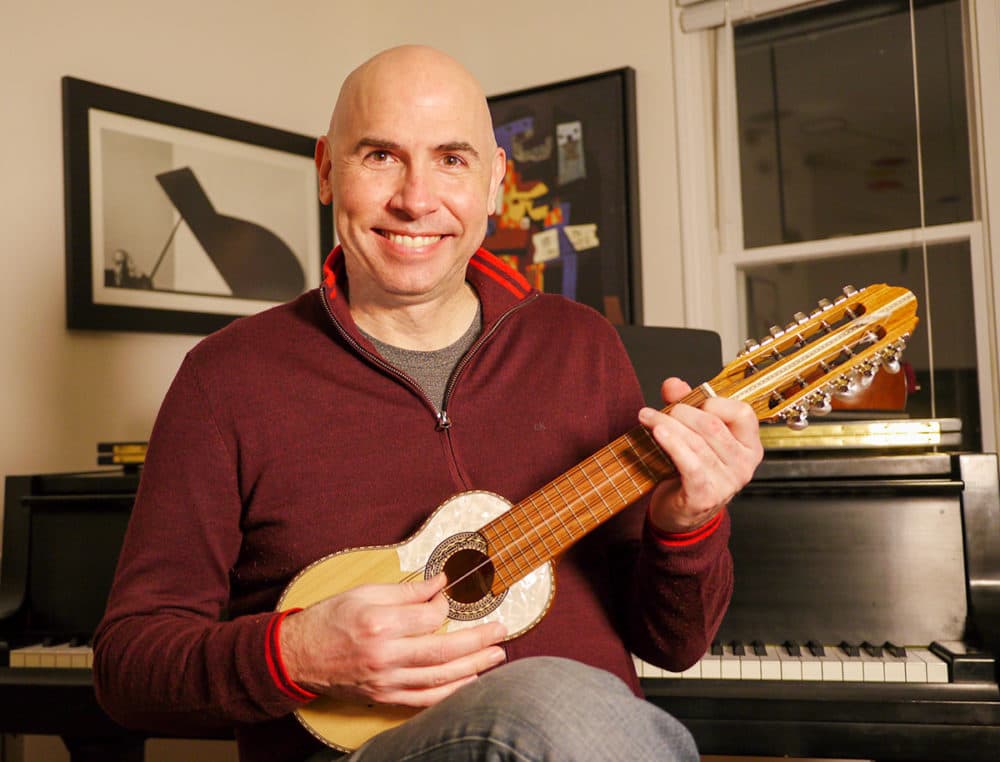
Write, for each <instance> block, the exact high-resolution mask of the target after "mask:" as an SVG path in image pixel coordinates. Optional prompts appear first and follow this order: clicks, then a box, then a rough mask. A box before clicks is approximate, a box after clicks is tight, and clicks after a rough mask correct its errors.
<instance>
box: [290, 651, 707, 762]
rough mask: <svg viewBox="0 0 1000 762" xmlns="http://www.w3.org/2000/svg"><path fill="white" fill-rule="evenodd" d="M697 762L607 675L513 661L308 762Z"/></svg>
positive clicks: (561, 662)
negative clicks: (349, 746)
mask: <svg viewBox="0 0 1000 762" xmlns="http://www.w3.org/2000/svg"><path fill="white" fill-rule="evenodd" d="M334 759H342V760H343V762H460V761H461V762H507V761H510V762H515V761H516V762H542V760H545V761H546V762H554V761H555V760H567V762H588V761H589V760H593V762H610V761H612V760H626V759H627V760H630V762H642V760H651V761H652V760H655V761H656V762H698V760H699V756H698V749H697V748H696V747H695V743H694V739H693V738H692V737H691V734H690V733H689V732H688V731H687V729H686V728H685V727H684V726H683V725H681V723H680V722H678V721H677V720H675V719H674V718H673V717H671V716H670V715H669V714H667V713H666V712H664V711H663V710H661V709H659V708H657V707H655V706H653V705H652V704H650V703H649V702H647V701H644V700H643V699H640V698H637V697H636V696H635V695H634V694H633V693H632V691H631V690H629V688H628V686H626V685H625V683H623V682H622V681H621V680H619V679H618V678H617V677H615V676H614V675H612V674H610V673H608V672H604V671H603V670H599V669H594V668H593V667H588V666H586V665H584V664H580V663H579V662H576V661H571V660H569V659H561V658H555V657H548V656H545V657H536V658H531V659H520V660H518V661H515V662H512V663H510V664H506V665H504V666H502V667H499V668H498V669H495V670H493V671H491V672H488V673H487V674H485V675H482V676H481V677H480V678H479V679H478V680H476V681H475V682H473V683H471V684H469V685H467V686H465V687H464V688H462V689H461V690H459V691H457V692H456V693H454V694H452V695H451V696H449V697H448V698H447V699H445V700H444V701H442V702H441V703H439V704H437V705H436V706H433V707H431V708H429V709H426V710H424V711H423V712H421V713H420V714H418V715H417V716H416V717H414V718H412V719H411V720H409V721H408V722H406V723H404V724H403V725H400V726H399V727H396V728H393V729H392V730H388V731H386V732H384V733H381V734H379V735H378V736H376V737H375V738H373V739H371V740H370V741H368V743H366V744H365V745H363V746H362V747H361V748H359V749H358V750H357V751H355V752H354V753H352V754H350V755H349V756H346V757H339V756H338V754H337V752H335V751H333V750H332V749H331V750H327V751H323V752H319V753H317V754H315V755H313V756H312V757H310V758H309V760H308V762H321V760H334Z"/></svg>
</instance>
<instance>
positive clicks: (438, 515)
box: [278, 491, 555, 751]
mask: <svg viewBox="0 0 1000 762" xmlns="http://www.w3.org/2000/svg"><path fill="white" fill-rule="evenodd" d="M510 507H511V505H510V503H509V502H508V501H507V500H505V499H504V498H502V497H500V496H499V495H495V494H493V493H491V492H484V491H471V492H461V493H459V494H457V495H455V496H453V497H451V498H449V499H448V500H446V501H445V502H444V503H442V504H441V505H440V506H438V508H437V509H436V510H435V511H434V513H433V514H431V516H430V517H429V518H428V520H427V521H426V523H425V524H424V525H423V526H422V527H421V528H420V529H419V530H417V532H416V533H415V534H413V535H412V536H411V537H410V538H408V539H407V540H404V541H403V542H401V543H398V544H396V545H381V546H373V547H366V548H355V549H351V550H344V551H341V552H339V553H334V554H332V555H329V556H326V557H324V558H321V559H319V560H318V561H316V562H315V563H313V564H310V565H309V566H307V567H306V568H305V569H303V570H302V571H301V572H299V574H298V575H296V577H295V578H294V579H293V580H292V582H291V583H290V584H289V586H288V587H287V588H286V589H285V592H284V594H283V595H282V597H281V600H280V601H279V603H278V608H279V609H290V608H305V607H306V606H310V605H312V604H314V603H318V602H319V601H321V600H323V599H325V598H329V597H330V596H333V595H337V594H338V593H342V592H345V591H347V590H350V589H352V588H355V587H357V586H359V585H362V584H371V583H398V582H404V581H406V580H407V579H414V578H415V577H418V578H423V577H425V576H432V575H433V574H434V573H435V569H434V568H433V564H432V563H429V562H430V561H431V560H432V557H433V556H434V555H435V550H437V549H438V548H439V547H441V546H442V545H443V544H447V543H448V542H449V541H451V542H453V543H454V542H455V541H458V542H460V543H462V542H467V543H469V544H472V543H474V542H475V541H476V539H477V535H476V532H477V530H479V529H480V528H481V527H483V526H485V525H486V524H488V523H489V522H490V521H492V520H493V519H495V518H497V517H498V516H500V515H501V514H503V513H506V512H507V511H508V510H510ZM456 538H457V540H456ZM449 550H450V551H451V552H452V553H454V548H450V549H449ZM554 595H555V576H554V572H553V564H552V563H551V562H549V563H545V564H543V565H541V566H539V567H538V568H536V569H535V570H533V571H532V572H530V573H529V574H527V575H525V576H524V577H523V578H522V579H520V580H519V581H518V582H516V583H514V584H513V585H512V586H511V587H510V588H508V589H507V590H506V591H505V592H504V593H503V594H502V595H501V596H497V597H492V598H491V599H490V600H489V602H488V603H487V605H484V606H483V607H482V611H481V612H478V611H472V612H470V611H468V609H467V607H464V608H463V607H462V606H461V604H460V603H456V602H454V601H452V600H451V599H449V604H450V605H451V606H452V607H453V612H452V614H451V615H450V616H449V618H448V619H447V620H446V621H445V623H444V624H443V625H442V628H441V631H442V632H450V631H454V630H459V629H462V628H464V627H470V626H472V625H476V624H481V623H484V622H492V621H501V622H503V624H504V626H505V627H506V628H507V631H508V635H507V639H508V640H509V639H511V638H514V637H517V636H518V635H520V634H521V633H523V632H525V631H527V630H529V629H531V628H532V627H533V626H534V625H535V623H536V622H538V621H539V620H540V619H541V618H542V617H543V616H545V613H546V612H547V611H548V609H549V606H550V605H551V603H552V599H553V597H554ZM456 608H457V609H458V610H455V609H456ZM419 711H420V710H419V709H416V708H412V707H403V706H389V705H385V704H368V703H364V702H362V701H359V700H355V699H346V698H344V699H342V698H333V697H330V696H320V697H319V698H317V699H315V700H313V701H312V702H310V703H309V704H307V705H305V706H303V707H300V708H299V709H298V710H297V711H296V715H297V716H298V718H299V721H300V722H301V723H302V724H303V726H305V728H306V729H307V730H308V731H309V732H310V733H312V734H313V735H314V736H316V737H317V738H318V739H319V740H321V741H323V743H325V744H327V745H329V746H333V747H334V748H337V749H341V750H343V751H352V750H354V749H356V748H357V747H358V746H360V745H361V744H363V743H364V742H365V741H367V740H368V739H369V738H371V737H373V736H374V735H376V734H377V733H381V732H382V731H384V730H388V729H390V728H393V727H395V726H397V725H399V724H401V723H403V722H405V721H406V720H408V719H410V718H411V717H412V716H413V715H415V714H417V713H418V712H419Z"/></svg>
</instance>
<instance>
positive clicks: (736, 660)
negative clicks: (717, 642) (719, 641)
mask: <svg viewBox="0 0 1000 762" xmlns="http://www.w3.org/2000/svg"><path fill="white" fill-rule="evenodd" d="M719 661H720V665H721V672H722V675H721V676H722V679H723V680H740V679H742V677H743V670H742V669H741V667H740V657H739V656H736V655H735V654H734V653H733V647H732V646H723V648H722V656H720V657H719Z"/></svg>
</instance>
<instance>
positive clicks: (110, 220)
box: [61, 76, 333, 335]
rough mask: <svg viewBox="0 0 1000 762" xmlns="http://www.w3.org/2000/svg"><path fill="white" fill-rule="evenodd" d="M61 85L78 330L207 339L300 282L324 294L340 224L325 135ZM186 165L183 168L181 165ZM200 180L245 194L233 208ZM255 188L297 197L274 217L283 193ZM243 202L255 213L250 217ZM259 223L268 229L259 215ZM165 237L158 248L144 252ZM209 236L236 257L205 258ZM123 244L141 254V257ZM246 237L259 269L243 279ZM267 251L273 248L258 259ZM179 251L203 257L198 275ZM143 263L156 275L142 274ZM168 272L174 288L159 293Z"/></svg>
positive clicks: (72, 321)
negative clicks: (152, 170) (326, 178)
mask: <svg viewBox="0 0 1000 762" xmlns="http://www.w3.org/2000/svg"><path fill="white" fill-rule="evenodd" d="M61 84H62V113H63V171H64V203H65V209H64V213H65V234H66V266H65V278H66V324H67V327H68V328H69V329H83V330H114V331H144V332H156V333H181V334H201V335H204V334H208V333H211V332H213V331H215V330H218V329H220V328H222V327H223V326H225V325H227V324H228V323H230V322H231V321H232V320H234V319H236V318H239V317H243V316H245V315H249V314H253V313H254V312H258V311H260V310H262V309H266V308H267V307H269V306H274V305H277V304H280V303H281V302H283V301H287V300H288V299H289V298H293V297H294V296H295V295H297V294H296V293H294V292H293V290H294V289H296V288H297V284H299V283H300V282H301V284H302V286H303V287H302V288H301V290H299V291H298V293H301V291H304V290H307V289H308V288H310V287H313V286H315V285H318V283H319V281H320V278H321V269H322V263H323V259H324V258H325V255H326V254H327V253H328V252H329V251H330V250H331V249H332V247H333V220H332V216H331V214H330V212H329V209H324V207H323V206H322V204H321V203H320V202H319V198H318V195H317V193H316V178H315V168H314V164H313V154H314V149H315V139H314V138H311V137H308V136H305V135H301V134H296V133H293V132H289V131H286V130H282V129H278V128H274V127H268V126H265V125H262V124H258V123H255V122H250V121H246V120H243V119H237V118H233V117H228V116H223V115H222V114H218V113H215V112H211V111H206V110H203V109H198V108H194V107H190V106H185V105H181V104H178V103H172V102H169V101H165V100H161V99H159V98H154V97H150V96H146V95H140V94H138V93H134V92H130V91H126V90H121V89H118V88H115V87H110V86H107V85H102V84H98V83H95V82H89V81H86V80H82V79H77V78H75V77H70V76H66V77H63V78H62V83H61ZM111 138H113V140H111ZM109 141H110V142H109ZM154 154H155V156H154ZM178 155H182V156H183V157H184V158H185V159H186V162H184V163H185V167H182V168H178V167H177V166H176V165H177V162H178V159H177V156H178ZM137 157H138V158H137ZM199 162H201V163H202V164H204V165H205V166H204V167H203V166H200V165H199ZM136 165H139V166H142V167H144V168H146V169H148V167H149V166H153V167H158V168H161V169H163V170H164V171H162V172H160V173H159V174H157V175H156V177H155V179H154V178H153V177H150V176H149V175H148V174H143V175H141V178H140V180H141V182H140V180H136V177H135V176H138V170H137V169H133V167H135V166H136ZM123 168H124V169H123ZM237 168H239V169H238V170H237ZM201 175H207V176H209V177H210V178H212V179H214V181H215V185H216V187H219V185H220V183H221V184H222V187H225V188H227V189H229V188H232V189H234V190H236V191H238V189H243V188H244V187H245V191H242V192H234V196H235V198H233V199H232V200H230V203H231V204H233V205H235V206H236V211H235V212H233V211H232V210H230V209H228V208H227V206H226V203H225V202H226V201H227V199H226V198H225V197H223V198H218V195H221V194H215V197H213V193H212V192H211V190H210V188H211V186H210V185H209V184H208V183H207V182H206V180H205V179H204V178H202V177H201ZM227 175H231V176H230V177H227ZM122 177H125V179H126V182H122V181H121V178H122ZM221 178H225V179H224V180H223V179H221ZM247 178H250V181H247ZM255 178H256V179H260V178H274V179H275V181H276V182H277V183H278V186H277V187H278V188H279V189H285V188H288V189H291V190H292V192H291V193H290V194H289V195H290V196H291V198H290V199H288V200H283V201H280V208H277V207H275V208H272V207H273V206H275V204H274V199H275V197H281V196H282V194H281V193H280V192H278V191H272V189H271V186H270V184H268V183H262V182H259V183H256V184H255V183H254V182H253V179H255ZM168 180H171V182H172V185H168V183H167V181H168ZM157 182H158V183H159V185H160V186H162V187H157ZM130 183H131V184H130ZM122 186H125V187H122ZM262 187H265V188H267V189H268V190H266V191H262V190H261V188H262ZM172 194H176V195H172ZM198 194H200V197H199V196H198ZM269 194H271V195H270V196H269ZM179 199H184V200H185V201H184V204H187V203H188V202H189V201H191V200H192V199H194V200H195V201H203V202H204V203H202V204H201V205H200V206H197V209H196V210H194V211H192V210H188V209H185V208H181V207H178V200H179ZM140 200H142V201H144V202H146V203H142V201H140ZM151 200H152V203H149V202H150V201H151ZM129 204H133V206H129ZM241 205H242V207H244V208H247V209H250V210H251V214H250V215H248V214H243V215H242V216H241V210H240V207H241ZM300 208H301V209H300ZM196 212H197V213H196ZM168 214H169V215H171V218H170V220H171V221H172V223H171V232H170V233H169V235H167V236H165V235H164V230H165V229H163V225H164V224H166V223H167V219H166V215H168ZM261 214H263V219H266V220H267V224H265V222H263V221H261V219H260V218H259V219H255V218H254V216H252V215H261ZM185 215H187V216H185ZM213 215H214V216H213ZM150 218H152V222H150ZM195 219H197V220H199V222H198V224H197V225H195V224H193V222H192V221H193V220H195ZM184 223H187V224H184ZM227 226H228V227H227ZM196 230H197V233H196V232H195V231H196ZM204 230H207V231H208V232H210V233H212V234H213V235H214V236H215V238H211V239H209V238H206V237H205V236H204V235H202V233H203V231H204ZM220 230H222V231H223V232H226V233H227V235H229V239H228V240H227V239H225V236H223V237H222V238H221V239H220V237H219V236H220V235H221V233H219V231H220ZM233 231H234V232H233ZM115 236H118V237H117V238H115ZM154 236H155V238H154ZM240 236H242V238H241V237H240ZM154 240H155V244H156V245H155V246H153V245H146V246H143V245H142V243H148V242H150V241H154ZM208 240H212V241H216V240H222V241H223V244H218V243H216V244H214V246H215V247H216V249H218V250H219V251H223V252H228V253H226V256H227V257H228V259H223V258H222V255H221V254H220V255H219V256H218V257H216V256H215V254H216V252H215V251H213V254H212V255H210V256H211V262H209V261H207V259H206V256H205V253H206V252H207V251H208V249H207V248H205V246H204V244H205V242H206V241H208ZM123 241H130V242H132V243H133V244H135V248H137V249H140V251H139V252H138V253H130V248H126V247H125V246H124V245H123V243H122V242H123ZM137 241H139V242H141V243H135V242H137ZM238 241H239V242H242V245H243V246H246V244H247V242H248V241H249V242H250V248H252V249H253V250H254V251H253V257H249V258H248V259H247V260H246V261H249V262H250V263H251V265H254V264H255V263H258V262H259V263H261V268H258V269H256V270H255V269H254V268H253V267H252V266H251V267H247V269H246V271H245V272H244V271H243V268H244V267H245V266H246V265H245V262H244V261H243V259H241V256H242V255H239V256H238V251H239V247H238V246H237V245H236V244H237V242H238ZM257 241H260V242H262V243H266V244H267V246H265V247H262V248H261V250H260V251H257V247H256V244H255V243H254V242H257ZM288 241H294V244H293V245H292V244H289V243H288ZM182 244H186V245H185V246H182ZM112 247H114V255H113V258H114V264H113V265H110V266H109V262H110V259H109V258H110V257H111V256H112V255H111V254H110V253H109V251H110V249H111V248H112ZM199 247H200V248H199ZM192 251H197V252H200V253H196V254H193V255H192V254H191V252H192ZM175 252H186V257H187V259H186V260H184V261H188V262H191V261H192V257H194V258H195V265H194V266H191V265H189V266H188V267H187V268H186V269H185V268H184V267H183V266H182V261H181V260H182V255H181V254H180V253H175ZM140 255H141V260H142V262H144V265H145V266H143V265H141V264H136V262H137V261H138V260H140ZM279 255H280V256H279ZM254 257H255V258H254ZM268 257H271V259H268ZM201 260H205V261H201ZM151 261H155V267H153V266H150V262H151ZM165 261H166V262H168V263H169V265H168V268H164V267H163V265H164V262H165ZM237 265H239V266H238V267H237ZM225 266H228V267H229V269H228V270H227V269H226V267H225ZM220 267H221V269H220ZM168 269H169V271H170V272H169V273H168V274H170V275H171V276H172V279H173V280H172V283H171V285H170V286H169V287H167V288H162V287H160V286H158V285H156V284H157V283H158V282H159V281H160V280H162V279H163V275H162V274H158V273H167V271H168ZM299 271H301V272H299ZM275 272H277V273H279V274H280V275H281V276H282V278H283V279H282V278H277V279H276V280H275V282H273V283H270V285H268V286H261V287H258V288H255V287H254V285H253V282H254V280H256V281H261V282H265V281H267V277H262V275H261V274H262V273H263V274H268V275H270V274H271V273H275ZM102 274H103V275H102ZM181 274H183V275H184V277H183V278H182V277H181ZM286 274H287V277H285V276H286ZM154 278H155V279H154ZM177 283H181V285H177ZM232 283H238V284H239V286H238V287H237V286H231V284H232ZM202 284H204V286H203V285H202ZM247 284H249V286H248V285H247ZM227 289H228V290H229V292H228V293H227ZM240 289H243V290H240Z"/></svg>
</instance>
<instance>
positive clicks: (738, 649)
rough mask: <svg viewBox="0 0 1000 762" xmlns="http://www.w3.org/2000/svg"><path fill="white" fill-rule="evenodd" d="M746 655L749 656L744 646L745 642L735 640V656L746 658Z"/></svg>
mask: <svg viewBox="0 0 1000 762" xmlns="http://www.w3.org/2000/svg"><path fill="white" fill-rule="evenodd" d="M746 655H747V649H746V646H744V645H743V641H742V640H734V641H733V656H746Z"/></svg>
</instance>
